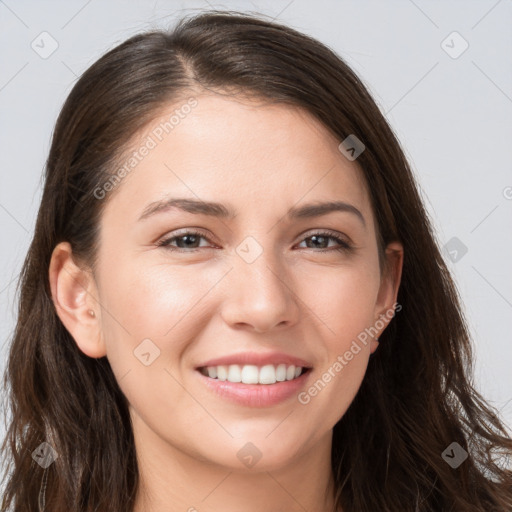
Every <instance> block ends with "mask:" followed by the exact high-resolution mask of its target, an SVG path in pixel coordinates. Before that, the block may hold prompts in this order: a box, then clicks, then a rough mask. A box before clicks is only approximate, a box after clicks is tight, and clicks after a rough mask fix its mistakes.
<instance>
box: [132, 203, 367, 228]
mask: <svg viewBox="0 0 512 512" xmlns="http://www.w3.org/2000/svg"><path fill="white" fill-rule="evenodd" d="M173 208H177V209H179V210H182V211H185V212H188V213H193V214H196V215H209V216H212V217H218V218H222V219H233V218H235V217H236V216H237V212H235V211H234V210H233V209H231V208H228V207H226V206H225V205H223V204H221V203H215V202H212V201H200V200H197V199H188V198H170V199H164V200H161V201H155V202H153V203H150V204H149V205H148V206H146V208H144V211H143V212H142V214H141V216H140V217H139V221H141V220H144V219H147V218H148V217H151V216H153V215H156V214H157V213H161V212H164V211H167V210H170V209H173ZM332 212H347V213H352V214H354V215H355V216H356V217H357V218H358V219H359V220H360V221H361V222H362V224H363V225H364V226H366V221H365V218H364V216H363V214H362V213H361V212H360V211H359V210H358V209H357V208H356V207H355V206H353V205H351V204H349V203H345V202H343V201H327V202H323V203H322V202H317V203H311V204H306V205H303V206H295V207H293V208H290V210H288V212H287V214H286V216H287V218H288V219H290V220H294V219H309V218H314V217H320V216H322V215H327V214H329V213H332Z"/></svg>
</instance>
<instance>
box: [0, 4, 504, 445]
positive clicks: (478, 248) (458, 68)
mask: <svg viewBox="0 0 512 512" xmlns="http://www.w3.org/2000/svg"><path fill="white" fill-rule="evenodd" d="M209 7H215V8H229V9H236V10H242V11H253V12H262V13H265V14H268V15H270V16H272V17H275V18H276V19H277V20H278V21H281V22H284V23H287V24H289V25H291V26H293V27H295V28H297V29H299V30H301V31H304V32H306V33H308V34H310V35H312V36H314V37H316V38H318V39H319V40H321V41H322V42H324V43H326V44H327V45H329V46H330V47H331V48H333V49H334V50H335V51H336V52H338V53H339V54H340V55H341V56H342V57H343V58H344V59H345V60H346V61H347V62H348V64H349V65H351V66H352V67H353V68H354V70H355V71H356V72H357V73H358V74H359V76H360V77H361V78H362V79H363V81H364V82H365V83H366V84H367V86H368V87H369V89H370V91H371V92H372V94H373V95H374V97H375V99H376V101H377V102H378V104H379V105H380V107H381V109H382V111H383V112H384V113H385V114H386V117H387V119H388V121H389V123H390V124H391V126H392V127H393V129H394V130H395V132H396V134H397V136H398V137H399V139H400V141H401V143H402V145H403V147H404V149H405V151H406V154H407V156H408V157H409V159H410V161H411V164H412V167H413V169H414V170H415V172H416V174H417V177H418V180H419V183H420V185H421V188H422V193H423V195H424V199H425V202H426V205H427V208H428V210H429V212H430V214H431V216H432V219H433V222H434V224H435V226H436V229H437V234H438V238H439V242H440V244H441V245H443V246H445V245H446V244H448V248H449V250H450V251H451V254H450V253H449V252H446V259H447V261H448V263H449V266H450V268H451V270H452V271H453V275H454V277H455V279H456V281H457V284H458V286H459V290H460V293H461V296H462V299H463V301H464V304H465V309H466V314H467V317H468V320H469V325H470V328H471V331H472V334H473V337H474V346H475V359H476V361H475V384H476V387H477V389H478V390H479V391H480V392H482V393H483V395H484V396H485V397H486V398H487V399H488V400H489V401H490V402H491V403H492V404H493V405H494V406H495V407H497V408H498V409H499V410H500V411H501V412H502V414H503V417H504V418H505V421H506V422H507V423H508V425H512V375H511V370H510V368H511V362H512V346H511V336H510V332H511V328H512V314H511V313H512V279H511V272H510V261H511V260H512V257H511V256H512V236H511V233H512V229H511V228H512V215H511V211H512V167H511V161H512V155H511V153H510V146H511V141H512V63H511V60H510V56H511V55H512V31H511V30H510V27H511V26H512V23H511V22H512V2H511V1H510V0H500V1H495V0H492V1H483V0H482V1H467V0H464V1H446V2H441V1H435V2H434V1H420V0H415V1H412V0H400V1H398V0H395V1H386V2H382V1H374V2H371V1H343V2H341V1H336V2H335V1H326V0H324V1H318V0H315V1H314V2H307V1H305V0H292V1H289V0H286V1H266V2H263V1H261V2H256V1H255V2H248V1H245V2H243V1H238V2H235V1H231V2H225V3H223V4H218V3H213V2H212V3H210V2H204V1H198V2H178V1H170V0H168V1H151V2H150V1H147V2H142V1H135V0H131V1H114V0H109V1H101V2H100V1H99V0H89V1H66V2H64V1H60V2H51V1H46V2H36V1H32V2H28V1H16V2H15V1H14V0H5V1H1V0H0V44H1V48H2V49H3V52H2V54H1V56H0V59H1V60H0V116H1V117H0V120H1V121H0V144H1V151H0V180H1V182H0V225H1V240H2V243H1V248H0V371H1V372H2V373H3V371H4V365H5V360H6V356H7V347H8V343H9V338H10V336H11V333H12V330H13V328H14V322H15V285H16V277H17V275H18V273H19V271H20V268H21V264H22V261H23V258H24V256H25V254H26V251H27V249H28V246H29V243H30V240H31V236H32V231H33V227H34V222H35V217H36V213H37V208H38V205H39V200H40V194H41V183H40V177H41V172H42V169H43V166H44V162H45V159H46V157H47V153H48V150H49V144H50V136H51V133H52V130H53V125H54V123H55V120H56V117H57V114H58V112H59V110H60V108H61V106H62V103H63V102H64V100H65V98H66V96H67V94H68V93H69V92H70V90H71V87H72V86H73V83H74V82H75V80H76V78H77V76H79V75H80V74H81V73H82V72H83V71H84V70H85V69H86V68H87V67H88V66H90V65H91V64H92V63H93V62H94V61H95V60H96V59H97V58H98V57H99V56H100V55H102V54H103V53H104V52H105V51H107V50H108V49H110V48H112V47H113V46H115V45H116V44H118V43H120V42H121V41H123V40H125V39H126V38H127V37H129V36H130V35H132V34H134V33H135V32H137V31H139V30H143V29H147V28H151V27H156V26H162V25H163V26H169V25H172V24H174V22H175V20H176V19H177V17H179V16H180V15H182V14H185V13H190V12H193V11H199V10H202V9H205V8H209ZM44 31H46V32H48V33H49V34H50V36H41V35H40V34H41V33H42V32H44ZM454 31H456V32H458V33H459V34H460V36H457V35H451V36H450V34H452V33H453V32H454ZM448 36H449V37H448ZM462 38H463V39H462ZM41 39H43V41H41ZM52 40H55V41H56V42H57V44H58V48H57V49H56V50H55V52H54V53H52V54H51V55H50V56H46V55H43V56H44V57H47V58H42V57H43V56H41V52H44V51H48V50H50V49H51V44H55V43H53V42H52ZM464 40H465V41H466V42H467V44H469V47H468V48H467V49H466V50H465V51H464V52H463V53H461V54H460V55H459V53H460V52H461V50H463V49H464V46H465V43H464ZM443 41H445V43H443ZM31 45H34V46H35V47H36V48H38V51H39V53H37V52H36V51H35V50H34V49H33V48H32V47H31ZM36 45H39V46H36ZM454 238H455V239H454ZM466 250H467V252H465V251H466ZM507 262H508V264H507ZM424 325H425V329H428V328H429V320H428V318H425V324H424ZM4 435H5V433H4V431H3V428H2V426H1V425H0V439H3V437H4Z"/></svg>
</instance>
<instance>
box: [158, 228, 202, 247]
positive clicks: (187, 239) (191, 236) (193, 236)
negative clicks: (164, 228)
mask: <svg viewBox="0 0 512 512" xmlns="http://www.w3.org/2000/svg"><path fill="white" fill-rule="evenodd" d="M201 238H203V239H204V240H208V239H207V238H206V237H205V236H204V235H203V234H202V233H200V232H199V231H185V232H183V233H182V234H180V235H174V236H172V237H170V238H165V239H163V240H161V241H160V242H158V243H157V245H158V246H159V247H165V248H166V249H168V250H169V251H181V252H193V251H196V250H197V249H198V248H199V247H196V244H197V242H198V241H199V240H200V239H201ZM174 240H177V241H178V242H177V244H178V247H174V246H171V243H172V242H174ZM181 240H183V241H181Z"/></svg>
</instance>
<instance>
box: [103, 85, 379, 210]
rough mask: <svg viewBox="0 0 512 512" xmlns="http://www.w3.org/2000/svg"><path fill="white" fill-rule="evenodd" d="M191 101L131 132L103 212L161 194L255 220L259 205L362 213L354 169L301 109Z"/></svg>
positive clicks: (138, 206) (363, 201)
mask: <svg viewBox="0 0 512 512" xmlns="http://www.w3.org/2000/svg"><path fill="white" fill-rule="evenodd" d="M194 100H195V103H192V105H194V106H193V107H190V106H189V107H187V108H185V106H186V105H187V104H188V105H191V103H190V102H188V103H187V100H186V99H184V100H182V101H181V102H180V101H178V102H175V103H173V104H169V105H168V106H166V107H165V108H162V109H161V110H160V111H159V112H157V114H156V116H155V118H154V120H153V121H151V122H150V123H148V125H147V126H146V127H145V128H144V129H143V130H142V131H141V132H140V133H138V134H137V137H135V138H134V140H133V141H132V143H131V144H130V151H129V152H127V153H126V158H125V160H124V161H123V162H121V164H123V163H126V162H127V161H128V159H129V158H130V155H135V154H138V155H137V156H138V158H137V161H136V162H131V163H135V165H133V170H131V171H130V172H129V174H128V175H127V176H126V177H125V178H124V179H123V180H122V182H121V183H120V184H119V190H118V191H116V194H115V195H114V197H113V200H112V201H109V204H108V205H107V209H108V210H112V209H114V210H117V211H118V212H119V213H121V214H123V215H127V216H128V217H131V216H135V214H136V213H138V214H140V213H141V210H142V209H143V208H144V205H145V204H146V203H147V202H148V201H155V200H159V199H162V198H164V197H168V196H169V195H176V196H179V197H190V198H195V199H202V200H205V201H208V200H214V201H217V202H221V203H225V204H229V205H232V206H233V209H234V210H235V211H236V212H237V214H238V213H243V212H244V211H247V213H249V210H251V211H252V212H253V213H254V214H255V215H257V214H259V215H260V216H261V215H262V213H263V211H262V209H263V208H264V209H265V211H266V210H267V209H269V208H273V207H274V206H275V207H276V208H279V207H280V205H284V207H285V208H286V210H287V209H288V208H290V207H292V206H294V205H296V204H298V203H300V202H312V201H316V200H335V199H339V200H350V201H351V202H352V203H356V204H357V205H358V207H359V208H361V209H363V210H364V209H367V210H368V208H369V198H368V195H367V191H366V184H365V180H364V178H363V176H362V172H361V170H360V169H359V167H358V166H357V164H356V163H355V162H351V161H349V160H347V159H346V158H345V157H344V156H343V155H342V154H341V152H340V151H339V150H338V145H339V143H340V141H339V140H338V139H337V138H336V137H335V136H334V135H333V134H332V133H331V132H330V131H329V130H328V129H327V128H326V127H325V126H324V125H323V124H322V123H321V122H320V121H318V120H317V119H316V118H314V117H313V116H312V115H310V114H309V113H308V112H306V111H305V110H303V109H301V108H298V107H295V106H289V105H284V104H269V103H267V102H264V101H262V100H249V99H246V98H241V97H233V96H230V97H227V96H221V95H218V94H204V95H199V96H196V97H195V98H194ZM144 146H147V147H149V148H150V149H149V150H145V151H141V149H142V148H143V147H144ZM142 152H143V153H144V156H143V157H141V156H140V154H141V153H142ZM131 158H132V160H133V159H134V158H135V157H134V156H132V157H131ZM136 210H137V211H136ZM258 211H259V213H258ZM275 213H278V212H275Z"/></svg>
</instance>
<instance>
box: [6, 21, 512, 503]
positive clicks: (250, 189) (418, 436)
mask: <svg viewBox="0 0 512 512" xmlns="http://www.w3.org/2000/svg"><path fill="white" fill-rule="evenodd" d="M196 244H197V245H196ZM471 364H472V352H471V344H470V339H469V335H468V331H467V327H466V324H465V321H464V318H463V315H462V313H461V309H460V305H459V300H458V295H457V292H456V289H455V286H454V284H453V281H452V279H451V277H450V275H449V273H448V270H447V268H446V265H445V264H444V261H443V259H442V257H441V255H440V252H439V250H438V247H437V244H436V241H435V239H434V236H433V232H432V228H431V226H430V224H429V221H428V218H427V215H426V212H425V209H424V207H423V205H422V202H421V200H420V197H419V194H418V192H417V187H416V184H415V181H414V178H413V176H412V173H411V171H410V168H409V165H408V163H407V161H406V159H405V157H404V154H403V152H402V150H401V148H400V145H399V143H398V141H397V140H396V138H395V136H394V135H393V133H392V131H391V129H390V127H389V126H388V124H387V123H386V121H385V119H384V117H383V116H382V114H381V113H380V111H379V110H378V108H377V106H376V104H375V103H374V101H373V100H372V98H371V97H370V95H369V93H368V92H367V90H366V89H365V87H364V86H363V84H362V83H361V82H360V80H359V79H358V78H357V77H356V75H355V74H354V72H353V71H351V70H350V69H349V67H348V66H347V65H346V64H345V63H344V62H343V61H342V60H341V59H340V58H339V57H338V56H337V55H335V54H334V53H333V52H332V51H330V50H329V49H328V48H326V47H325V46H324V45H322V44H321V43H319V42H318V41H315V40H313V39H311V38H309V37H307V36H305V35H303V34H300V33H298V32H296V31H295V30H292V29H291V28H288V27H285V26H282V25H279V24H277V23H273V22H269V21H266V20H264V19H263V18H257V17H255V16H249V15H243V14H240V13H233V12H211V13H204V14H202V15H198V16H196V17H193V18H191V19H183V20H182V21H181V22H180V23H179V24H178V26H177V27H176V28H175V29H174V30H172V31H171V32H165V31H153V32H149V33H144V34H139V35H136V36H134V37H132V38H130V39H129V40H127V41H126V42H124V43H122V44H121V45H119V46H118V47H116V48H114V49H113V50H111V51H109V52H108V53H107V54H106V55H104V56H103V57H102V58H101V59H99V60H98V61H97V62H96V63H94V64H93V65H92V66H91V67H90V68H89V69H88V70H87V71H86V72H85V73H84V75H83V76H82V77H81V78H80V79H79V80H78V82H77V83H76V85H75V87H74V88H73V90H72V91H71V93H70V95H69V97H68V99H67V101H66V103H65V105H64V107H63V109H62V112H61V114H60V116H59V119H58V121H57V125H56V128H55V132H54V135H53V142H52V147H51V150H50V154H49V158H48V162H47V169H46V176H45V186H44V193H43V198H42V202H41V206H40V209H39V215H38V219H37V225H36V230H35V234H34V240H33V242H32V245H31V247H30V250H29V253H28V256H27V259H26V261H25V265H24V268H23V272H22V278H21V295H20V302H19V316H18V323H17V327H16V331H15V334H14V339H13V341H12V346H11V351H10V358H9V362H8V369H7V372H6V376H5V385H6V387H9V391H10V395H9V397H10V406H11V409H12V420H11V422H10V425H9V430H8V437H7V439H6V442H5V443H4V451H5V454H6V457H8V461H9V466H8V469H9V475H8V477H7V487H6V493H5V496H4V498H3V507H2V510H11V509H12V510H14V511H21V510H23V511H26V510H51V511H70V510H71V511H91V512H92V511H114V510H115V511H135V512H141V511H151V512H159V511H163V510H165V511H173V512H174V511H178V510H179V511H182V510H188V511H194V510H198V511H217V510H221V509H222V510H223V511H234V510H237V511H239V510H244V511H249V512H251V511H262V510H287V511H299V510H311V511H341V510H342V511H343V512H352V511H354V512H355V511H357V512H362V511H364V512H365V511H368V512H374V511H376V510H379V511H400V512H403V511H418V512H419V511H421V512H423V511H425V512H426V511H432V512H434V511H435V512H439V511H464V512H470V511H486V512H489V511H504V510H512V474H511V472H510V470H506V469H505V468H502V467H501V465H500V464H499V463H497V462H494V461H493V458H492V455H493V453H492V450H494V451H498V452H500V453H502V454H504V455H505V456H507V455H509V454H510V453H511V450H512V440H511V439H510V434H509V432H507V430H506V429H505V426H504V425H503V424H502V423H501V421H500V419H499V418H498V417H497V416H496V415H495V412H494V411H493V409H492V408H491V407H490V406H489V405H488V404H487V403H486V402H485V401H484V399H483V398H482V397H481V396H480V395H479V394H478V392H477V391H476V390H475V389H474V388H473V387H472V384H471V381H472V373H471V372H472V368H471ZM6 476H7V473H6ZM9 507H11V508H9Z"/></svg>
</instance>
